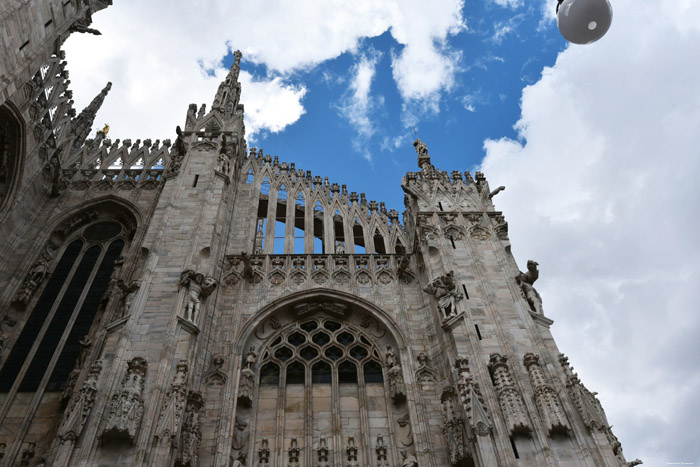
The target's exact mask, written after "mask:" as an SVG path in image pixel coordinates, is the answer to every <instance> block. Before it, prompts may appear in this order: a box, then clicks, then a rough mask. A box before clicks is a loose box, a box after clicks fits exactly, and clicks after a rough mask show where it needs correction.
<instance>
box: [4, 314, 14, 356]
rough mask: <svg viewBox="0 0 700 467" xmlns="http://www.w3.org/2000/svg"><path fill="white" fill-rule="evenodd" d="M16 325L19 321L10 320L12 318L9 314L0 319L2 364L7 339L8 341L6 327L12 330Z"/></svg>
mask: <svg viewBox="0 0 700 467" xmlns="http://www.w3.org/2000/svg"><path fill="white" fill-rule="evenodd" d="M16 324H17V321H15V320H14V319H12V318H10V316H9V315H7V314H5V315H3V316H2V318H0V363H2V351H3V347H4V345H5V339H7V336H6V335H5V327H8V328H12V327H15V325H16Z"/></svg>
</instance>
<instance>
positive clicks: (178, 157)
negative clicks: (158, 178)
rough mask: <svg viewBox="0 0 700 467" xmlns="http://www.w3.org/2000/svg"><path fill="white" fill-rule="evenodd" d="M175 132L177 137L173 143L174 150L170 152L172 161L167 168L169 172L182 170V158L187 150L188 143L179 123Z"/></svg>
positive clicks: (173, 172)
mask: <svg viewBox="0 0 700 467" xmlns="http://www.w3.org/2000/svg"><path fill="white" fill-rule="evenodd" d="M175 133H177V138H176V139H175V144H174V145H173V152H171V153H170V163H169V164H168V169H167V173H168V174H177V173H178V172H180V167H181V166H182V159H184V158H185V153H186V152H187V145H186V144H185V141H184V140H183V138H182V137H183V133H182V129H181V128H180V126H179V125H178V126H177V127H176V128H175Z"/></svg>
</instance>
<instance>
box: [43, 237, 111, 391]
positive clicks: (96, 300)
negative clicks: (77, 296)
mask: <svg viewBox="0 0 700 467" xmlns="http://www.w3.org/2000/svg"><path fill="white" fill-rule="evenodd" d="M123 247H124V242H123V241H122V240H117V241H115V242H112V244H111V245H110V246H109V248H108V249H107V253H106V254H105V256H104V258H103V259H102V264H100V268H99V269H98V270H97V274H96V275H95V278H94V279H93V281H92V285H91V286H90V289H89V291H88V293H87V296H86V297H85V301H84V302H83V306H82V307H81V308H80V312H79V313H78V316H77V318H76V320H75V323H74V324H73V328H72V329H71V331H70V334H69V335H68V339H67V341H66V344H65V345H64V347H63V350H62V351H61V356H60V357H59V358H58V361H57V362H56V367H55V368H54V370H53V373H52V374H51V378H50V379H49V384H48V386H47V387H46V390H47V391H62V390H63V389H64V388H65V385H66V382H67V380H68V376H69V375H70V372H71V370H72V369H73V367H74V365H75V361H76V360H77V358H78V355H79V354H80V350H81V349H80V343H79V341H80V339H82V338H83V337H84V336H86V335H88V334H89V333H90V328H91V327H92V323H93V321H94V319H95V315H96V313H97V310H98V308H99V305H100V301H101V300H102V295H104V293H105V290H106V289H107V284H108V283H109V278H110V277H111V275H112V270H113V269H114V261H115V260H116V259H117V258H118V257H119V255H120V254H121V252H122V249H123Z"/></svg>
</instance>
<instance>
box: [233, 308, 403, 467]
mask: <svg viewBox="0 0 700 467" xmlns="http://www.w3.org/2000/svg"><path fill="white" fill-rule="evenodd" d="M313 306H314V305H312V307H313ZM316 307H317V308H323V305H317V306H316ZM298 318H299V319H295V320H293V321H291V322H289V323H288V324H286V325H281V326H278V327H277V328H276V330H275V332H274V333H273V334H271V335H269V337H267V338H265V339H264V342H263V344H262V345H261V346H260V347H259V352H257V353H255V352H254V350H253V349H252V350H251V351H250V352H249V353H248V355H247V356H244V357H243V359H244V365H243V366H245V367H246V368H243V369H242V370H241V379H240V380H239V395H240V391H241V387H242V386H243V389H244V390H245V391H246V392H248V391H250V392H252V393H254V399H255V400H254V401H253V402H252V404H250V405H249V406H246V405H245V404H243V406H241V405H240V404H239V407H238V410H237V413H236V419H237V423H238V424H239V425H240V426H243V425H244V424H245V426H246V427H248V429H249V430H250V431H249V434H248V435H246V436H247V437H249V438H250V440H251V442H250V443H249V444H248V445H247V446H246V447H245V449H238V450H236V449H235V446H234V447H232V448H233V449H232V454H231V458H232V459H233V460H236V459H243V458H247V459H252V461H253V463H254V464H256V463H258V462H260V461H261V459H260V456H261V455H263V454H265V453H267V452H268V449H269V451H270V452H272V453H273V455H275V456H279V459H277V461H276V465H288V463H289V462H292V459H291V457H289V456H290V455H291V453H292V451H293V454H294V455H295V460H294V461H293V462H295V463H297V462H298V465H303V466H313V465H316V462H317V461H318V458H319V450H322V451H323V452H324V454H323V456H322V457H323V458H326V456H327V458H328V459H329V461H330V464H331V465H345V464H346V463H347V462H348V461H349V460H350V459H349V457H348V456H349V455H350V453H349V452H348V451H347V449H346V448H347V446H348V445H349V443H352V444H353V446H354V448H355V450H354V451H353V453H354V454H353V456H357V462H359V464H358V465H374V464H375V461H376V459H377V453H376V449H375V448H376V447H377V446H378V444H377V442H378V441H377V439H380V438H381V439H382V440H383V441H382V442H383V443H384V446H388V447H389V448H388V449H389V452H388V453H386V454H384V455H385V456H386V458H388V459H389V460H390V461H391V460H392V459H394V460H398V451H396V449H398V448H399V447H401V446H407V445H410V444H412V439H411V440H410V441H409V440H408V439H405V440H403V443H402V444H398V443H397V442H394V438H395V437H396V436H399V434H400V433H399V432H401V431H402V428H401V427H402V426H404V425H406V424H407V423H408V416H407V412H406V407H405V404H406V402H405V401H399V403H398V404H394V403H392V400H391V397H390V390H389V378H388V375H389V373H388V372H389V368H388V367H387V365H388V363H387V362H385V358H384V356H383V354H382V351H381V350H380V349H381V348H383V347H384V346H385V344H386V343H387V342H391V343H392V344H394V345H395V343H394V342H393V341H391V340H390V341H387V340H386V337H388V336H386V337H385V338H384V339H383V341H382V342H377V341H376V338H375V337H374V336H373V335H372V334H371V333H370V330H369V329H364V328H363V327H362V326H361V325H357V324H355V323H354V322H353V321H352V320H349V319H339V318H338V317H336V316H331V315H330V314H328V313H323V312H321V313H319V314H318V315H316V316H313V317H306V318H305V319H304V317H303V316H299V317H298ZM344 318H347V316H345V317H344ZM251 352H253V353H254V354H255V359H256V362H255V364H254V369H255V370H256V371H255V380H254V381H255V384H254V385H255V386H256V387H255V388H253V389H252V391H251V388H250V387H249V386H250V385H249V383H248V382H247V381H244V379H245V378H244V375H243V373H244V372H246V371H248V369H249V368H250V366H251V364H250V355H251ZM392 358H394V359H395V360H394V364H396V363H397V359H398V357H396V356H394V357H392ZM387 361H388V360H387ZM239 402H240V398H239ZM400 422H401V423H403V425H402V424H401V423H400ZM409 433H410V430H409ZM409 438H412V436H410V435H409ZM246 439H248V438H246ZM351 440H352V441H351ZM397 441H398V439H397ZM239 444H240V443H239ZM263 445H265V448H266V449H263ZM290 448H294V449H292V450H291V451H290ZM326 450H327V451H326ZM355 451H356V452H355ZM382 452H383V451H382ZM261 453H263V454H261ZM265 455H267V454H265Z"/></svg>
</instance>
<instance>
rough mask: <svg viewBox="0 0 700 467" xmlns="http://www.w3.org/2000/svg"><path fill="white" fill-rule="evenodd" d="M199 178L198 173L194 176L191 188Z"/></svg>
mask: <svg viewBox="0 0 700 467" xmlns="http://www.w3.org/2000/svg"><path fill="white" fill-rule="evenodd" d="M198 180H199V174H197V175H195V176H194V181H193V182H192V188H194V187H196V186H197V181H198Z"/></svg>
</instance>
